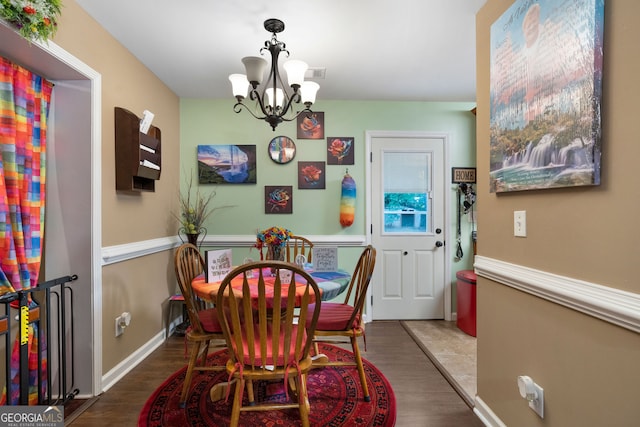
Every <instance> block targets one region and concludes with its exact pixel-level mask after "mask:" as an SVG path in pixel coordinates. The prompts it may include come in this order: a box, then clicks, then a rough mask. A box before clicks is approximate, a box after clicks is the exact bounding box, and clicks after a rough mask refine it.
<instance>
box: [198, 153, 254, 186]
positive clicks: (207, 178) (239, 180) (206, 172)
mask: <svg viewBox="0 0 640 427" xmlns="http://www.w3.org/2000/svg"><path fill="white" fill-rule="evenodd" d="M256 181H257V169H256V146H255V145H198V182H199V183H200V184H255V183H256Z"/></svg>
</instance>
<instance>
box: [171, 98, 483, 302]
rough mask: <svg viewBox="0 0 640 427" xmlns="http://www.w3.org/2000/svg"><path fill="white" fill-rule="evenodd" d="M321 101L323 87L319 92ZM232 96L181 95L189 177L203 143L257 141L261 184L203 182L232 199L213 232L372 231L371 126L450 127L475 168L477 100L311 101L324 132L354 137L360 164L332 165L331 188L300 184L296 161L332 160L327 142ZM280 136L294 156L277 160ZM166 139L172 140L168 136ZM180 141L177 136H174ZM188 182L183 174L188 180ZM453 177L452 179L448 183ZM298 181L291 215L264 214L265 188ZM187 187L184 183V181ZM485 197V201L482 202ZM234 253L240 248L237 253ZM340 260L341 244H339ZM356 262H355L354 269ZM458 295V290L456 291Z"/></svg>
mask: <svg viewBox="0 0 640 427" xmlns="http://www.w3.org/2000/svg"><path fill="white" fill-rule="evenodd" d="M319 98H320V99H321V92H320V93H319ZM232 107H233V99H232V98H231V97H229V99H225V100H211V99H185V98H183V99H181V101H180V158H181V170H182V172H183V175H185V176H188V174H189V173H190V172H192V173H193V174H194V176H195V173H196V171H197V161H196V150H197V146H198V145H208V144H211V145H213V144H255V145H256V146H257V168H258V174H257V175H258V182H257V184H241V185H218V186H212V185H207V186H202V187H201V189H202V190H203V191H211V190H215V191H216V192H217V196H216V198H215V204H216V205H234V207H232V208H229V209H223V210H219V211H217V212H215V213H214V215H213V216H212V218H211V219H210V220H209V221H208V223H207V224H206V227H207V231H208V233H209V234H210V235H253V234H255V232H256V230H257V229H263V228H266V227H269V226H271V225H280V226H284V227H287V228H289V229H290V230H292V231H293V232H294V233H296V234H301V235H341V234H342V235H356V236H358V235H359V236H362V235H365V234H366V231H365V230H366V224H365V150H366V146H365V144H366V140H365V132H366V131H379V130H400V131H428V132H437V133H446V134H448V136H449V141H450V146H449V147H448V153H449V163H450V166H458V167H473V166H475V158H476V153H475V115H473V114H472V113H471V112H470V110H471V109H472V108H473V107H475V104H474V103H468V102H455V103H439V102H383V101H323V100H320V101H318V102H317V103H316V104H314V106H313V110H314V111H322V112H324V115H325V137H332V136H334V137H335V136H339V137H354V138H355V164H354V165H349V166H336V165H327V167H326V189H325V190H299V189H298V188H297V186H298V185H297V162H298V161H326V157H327V155H326V140H307V139H300V140H299V139H297V138H296V126H295V121H293V122H289V123H283V124H280V125H279V126H278V127H277V128H276V130H275V132H274V131H272V130H271V128H270V127H269V125H268V124H267V123H266V122H264V121H258V120H256V119H254V118H253V117H251V115H250V114H249V113H248V112H246V111H243V112H241V113H239V114H236V113H234V112H233V109H232ZM279 135H284V136H288V137H290V138H292V139H293V140H294V141H295V143H296V148H297V153H296V157H295V159H294V160H293V161H292V162H290V163H288V164H286V165H278V164H276V163H274V162H273V161H271V159H270V157H269V155H268V152H267V145H268V144H269V141H270V140H271V139H272V138H273V137H275V136H279ZM164 143H171V142H169V141H166V142H164ZM176 143H177V142H176ZM346 168H348V169H349V174H350V175H351V176H352V177H353V178H354V180H355V181H356V185H357V191H358V196H357V205H356V215H355V222H354V224H353V225H352V226H351V227H348V228H343V227H342V226H341V225H340V222H339V205H340V189H341V181H342V178H343V176H344V174H345V170H346ZM448 177H449V179H450V174H449V175H448ZM183 181H184V180H183ZM449 182H450V181H449ZM265 185H291V186H293V214H291V215H273V214H272V215H265V213H264V202H263V200H264V186H265ZM182 187H183V188H184V183H183V186H182ZM450 188H451V194H450V197H451V206H450V214H451V216H450V220H451V224H450V229H449V234H448V242H449V249H450V251H451V253H452V256H454V255H455V231H456V205H455V203H456V202H457V196H456V192H455V190H456V186H454V185H453V184H451V185H450ZM481 202H482V201H479V203H481ZM470 235H471V224H470V223H469V222H468V220H467V218H466V217H465V218H464V220H463V227H462V240H463V251H464V254H465V256H464V257H463V259H462V261H459V262H455V261H454V260H453V258H452V264H451V270H452V278H451V280H452V281H455V272H456V271H458V270H462V269H468V268H471V266H472V250H471V241H470V240H471V239H470ZM344 252H345V254H344V255H345V258H346V260H347V261H351V260H352V261H351V262H347V263H346V265H345V266H344V268H347V267H348V266H349V265H353V264H355V260H356V259H357V255H358V254H359V253H360V250H353V248H351V249H345V250H344ZM234 256H235V251H234ZM340 256H341V264H342V259H343V258H342V257H343V250H342V249H341V253H340ZM348 268H351V267H348ZM454 298H455V294H454Z"/></svg>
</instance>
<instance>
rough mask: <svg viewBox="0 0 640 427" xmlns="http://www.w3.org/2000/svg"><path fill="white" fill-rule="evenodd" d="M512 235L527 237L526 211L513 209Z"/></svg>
mask: <svg viewBox="0 0 640 427" xmlns="http://www.w3.org/2000/svg"><path fill="white" fill-rule="evenodd" d="M513 235H514V236H516V237H527V211H513Z"/></svg>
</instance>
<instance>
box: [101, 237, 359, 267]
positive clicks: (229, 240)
mask: <svg viewBox="0 0 640 427" xmlns="http://www.w3.org/2000/svg"><path fill="white" fill-rule="evenodd" d="M306 237H308V238H309V239H310V240H311V241H312V242H313V243H314V245H315V246H316V247H322V246H338V247H360V246H362V247H364V246H365V245H366V236H364V235H349V236H343V235H335V236H334V235H318V236H306ZM182 242H183V240H182V239H181V238H180V236H169V237H160V238H157V239H150V240H142V241H139V242H131V243H124V244H121V245H113V246H105V247H103V248H102V265H103V266H105V265H110V264H115V263H117V262H123V261H127V260H130V259H134V258H138V257H141V256H145V255H151V254H154V253H157V252H162V251H168V250H171V249H173V248H177V247H178V246H180V244H181V243H182ZM255 243H256V236H255V235H253V234H242V235H226V234H225V235H211V234H207V235H206V236H205V237H204V239H203V241H202V243H201V246H206V247H228V248H250V247H252V246H253V245H254V244H255Z"/></svg>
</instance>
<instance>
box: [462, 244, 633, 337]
mask: <svg viewBox="0 0 640 427" xmlns="http://www.w3.org/2000/svg"><path fill="white" fill-rule="evenodd" d="M474 268H475V271H476V273H477V274H478V275H479V276H481V277H484V278H487V279H490V280H493V281H495V282H498V283H500V284H503V285H506V286H510V287H512V288H514V289H518V290H520V291H523V292H527V293H529V294H531V295H535V296H537V297H540V298H544V299H546V300H548V301H551V302H554V303H556V304H560V305H563V306H565V307H568V308H571V309H573V310H576V311H579V312H582V313H585V314H588V315H589V316H592V317H596V318H598V319H601V320H604V321H606V322H609V323H612V324H614V325H618V326H621V327H623V328H626V329H629V330H631V331H634V332H640V294H637V293H633V292H628V291H623V290H620V289H615V288H611V287H608V286H603V285H599V284H595V283H590V282H586V281H583V280H578V279H573V278H571V277H566V276H560V275H557V274H553V273H548V272H545V271H541V270H536V269H533V268H529V267H525V266H522V265H517V264H511V263H508V262H505V261H500V260H497V259H492V258H487V257H483V256H476V258H475V263H474Z"/></svg>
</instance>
